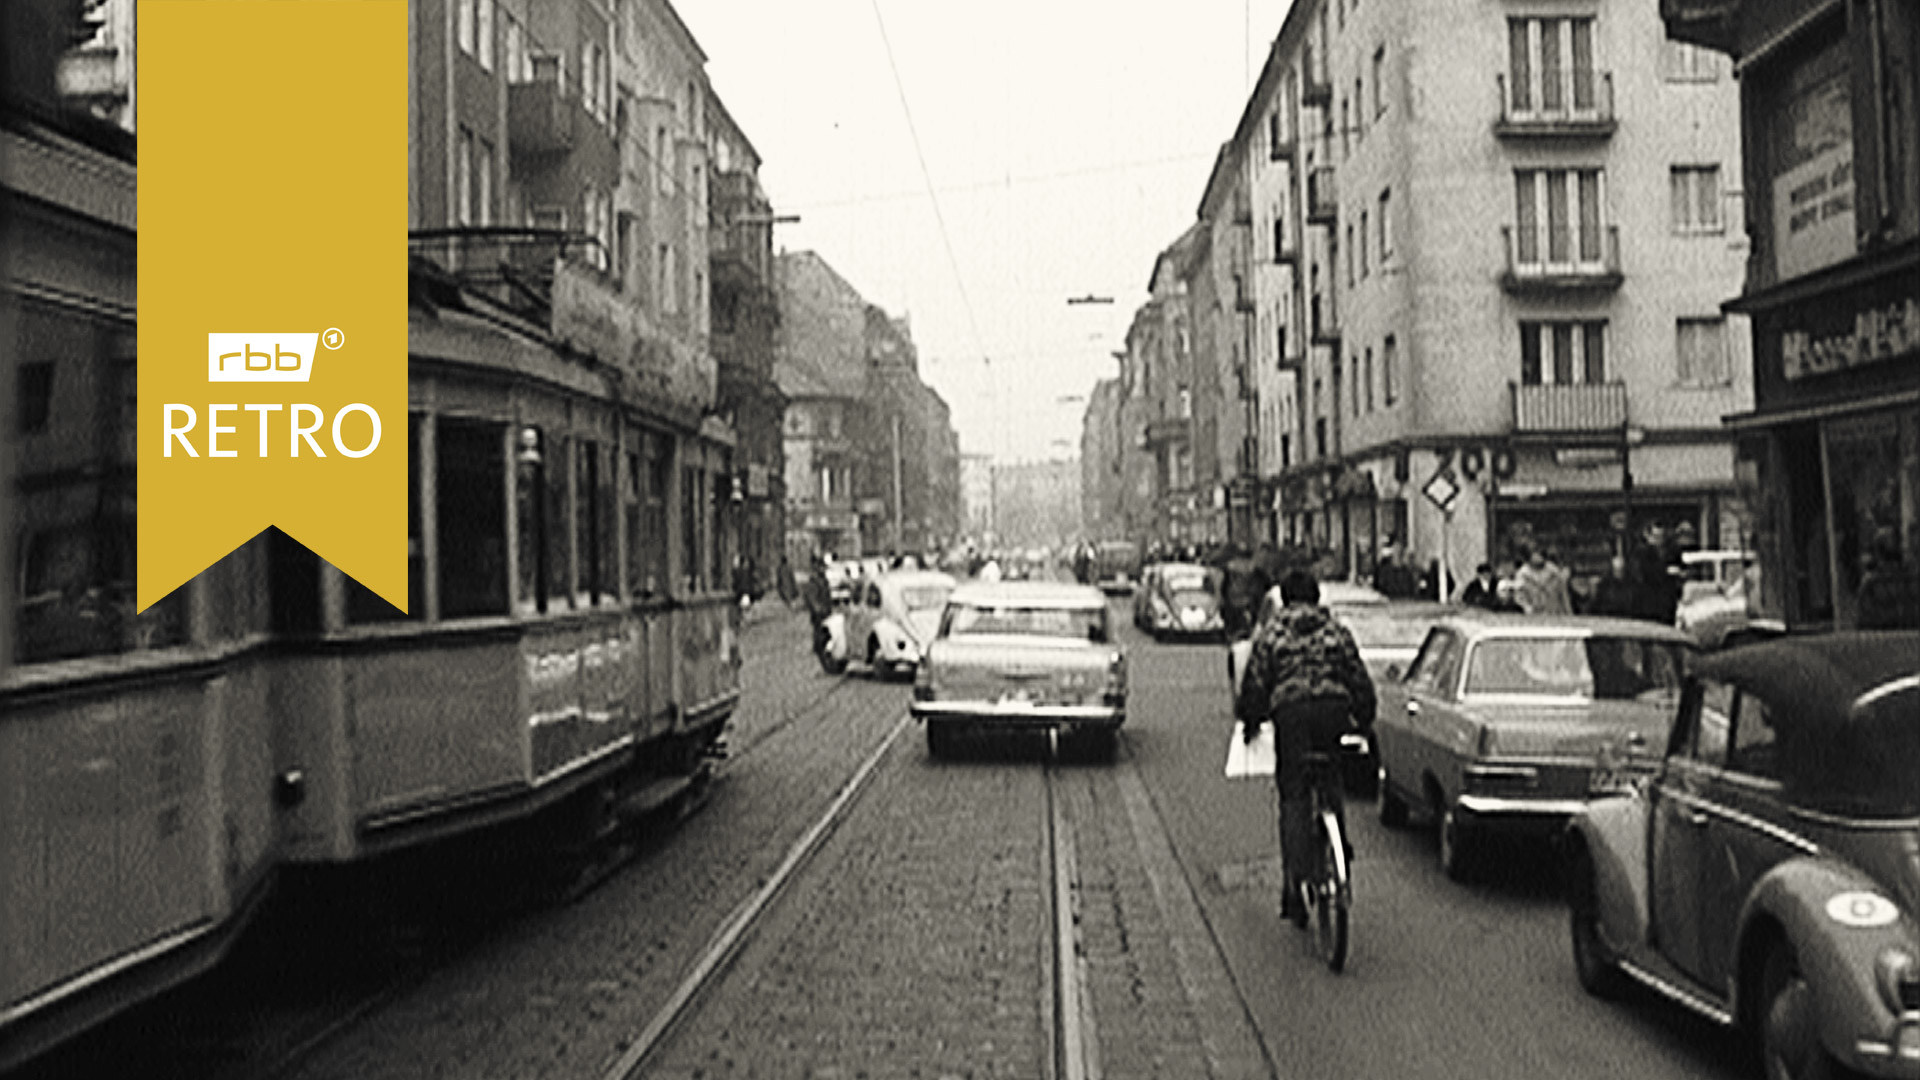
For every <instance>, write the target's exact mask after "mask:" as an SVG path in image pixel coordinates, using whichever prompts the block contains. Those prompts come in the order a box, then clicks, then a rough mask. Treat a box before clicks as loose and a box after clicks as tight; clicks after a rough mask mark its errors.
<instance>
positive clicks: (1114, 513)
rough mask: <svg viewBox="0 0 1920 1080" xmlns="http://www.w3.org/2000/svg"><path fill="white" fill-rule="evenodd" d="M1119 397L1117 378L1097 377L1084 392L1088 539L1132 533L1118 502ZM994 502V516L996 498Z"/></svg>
mask: <svg viewBox="0 0 1920 1080" xmlns="http://www.w3.org/2000/svg"><path fill="white" fill-rule="evenodd" d="M1122 396H1123V391H1122V388H1121V382H1120V380H1119V379H1117V378H1115V379H1102V380H1100V381H1099V382H1098V383H1095V384H1094V387H1093V392H1092V393H1091V394H1088V395H1087V411H1086V413H1085V414H1084V415H1083V416H1082V417H1081V420H1080V530H1081V534H1082V535H1083V536H1084V537H1085V538H1087V539H1089V540H1125V539H1128V538H1129V537H1130V536H1131V535H1132V534H1131V533H1129V532H1128V531H1127V530H1128V522H1127V519H1126V516H1125V514H1124V512H1123V509H1122V505H1121V502H1122V489H1123V487H1124V485H1123V483H1122V480H1121V478H1122V476H1123V473H1124V462H1123V461H1122V460H1121V452H1120V402H1121V398H1122ZM994 505H995V507H996V515H997V512H998V501H997V499H996V500H995V504H994ZM996 520H997V518H996Z"/></svg>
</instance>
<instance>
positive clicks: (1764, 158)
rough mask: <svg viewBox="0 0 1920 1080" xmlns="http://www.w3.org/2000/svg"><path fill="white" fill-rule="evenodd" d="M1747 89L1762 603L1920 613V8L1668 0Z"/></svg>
mask: <svg viewBox="0 0 1920 1080" xmlns="http://www.w3.org/2000/svg"><path fill="white" fill-rule="evenodd" d="M1660 12H1661V14H1662V15H1663V16H1664V18H1665V20H1666V24H1667V28H1668V31H1669V32H1670V33H1671V34H1672V35H1673V36H1674V37H1675V38H1679V39H1682V40H1685V41H1687V42H1690V43H1693V44H1694V45H1697V46H1700V47H1701V48H1702V49H1711V50H1714V52H1715V53H1717V54H1724V55H1720V56H1716V57H1715V61H1714V62H1715V63H1717V64H1720V63H1725V62H1726V61H1727V59H1731V61H1732V62H1733V64H1734V67H1735V70H1737V71H1738V72H1739V73H1740V87H1741V93H1742V96H1743V100H1742V106H1743V109H1742V118H1743V121H1744V132H1743V134H1744V139H1745V153H1744V158H1745V168H1746V172H1745V175H1746V183H1745V189H1746V192H1747V219H1748V222H1749V227H1750V229H1751V232H1752V236H1753V247H1752V250H1751V252H1750V255H1749V258H1748V260H1747V266H1746V284H1745V288H1744V290H1742V291H1741V293H1740V295H1739V296H1738V297H1737V298H1735V299H1734V300H1732V301H1731V302H1730V303H1729V304H1728V305H1727V308H1728V310H1729V311H1732V312H1737V313H1742V314H1744V315H1746V316H1748V317H1750V318H1751V319H1752V320H1753V329H1754V349H1753V357H1752V378H1753V386H1754V402H1753V409H1752V411H1751V412H1746V413H1743V414H1741V415H1738V416H1735V417H1733V418H1732V419H1731V420H1730V426H1731V427H1732V428H1733V429H1734V431H1735V432H1737V434H1738V439H1739V442H1738V456H1737V459H1736V469H1737V474H1738V476H1739V478H1740V481H1741V487H1742V489H1743V490H1744V491H1745V492H1747V494H1748V499H1749V501H1750V503H1751V504H1752V506H1753V522H1754V528H1753V533H1752V543H1753V547H1754V549H1755V550H1756V551H1757V553H1758V555H1759V557H1760V559H1759V562H1760V566H1759V569H1760V574H1759V588H1758V589H1757V590H1750V596H1749V601H1748V603H1749V607H1750V608H1753V609H1756V610H1757V612H1758V613H1759V614H1763V615H1772V616H1775V617H1777V618H1780V619H1783V620H1784V621H1785V622H1786V623H1787V624H1788V625H1789V626H1790V627H1794V628H1804V629H1819V628H1840V629H1847V628H1854V627H1894V626H1904V627H1914V626H1920V582H1917V581H1916V572H1917V569H1920V113H1917V112H1916V101H1917V100H1920V68H1916V61H1917V60H1920V8H1916V6H1915V5H1914V4H1913V3H1912V2H1911V0H1846V2H1837V3H1836V2H1815V0H1769V2H1759V0H1734V2H1732V3H1726V2H1721V3H1712V4H1708V3H1702V2H1699V0H1664V2H1663V3H1661V4H1660Z"/></svg>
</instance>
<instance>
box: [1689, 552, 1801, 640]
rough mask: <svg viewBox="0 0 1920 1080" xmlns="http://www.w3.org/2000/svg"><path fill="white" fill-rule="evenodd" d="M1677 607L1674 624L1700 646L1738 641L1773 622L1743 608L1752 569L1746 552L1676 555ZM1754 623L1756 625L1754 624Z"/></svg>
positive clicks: (1745, 605) (1752, 562) (1751, 558)
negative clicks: (1677, 572) (1678, 600)
mask: <svg viewBox="0 0 1920 1080" xmlns="http://www.w3.org/2000/svg"><path fill="white" fill-rule="evenodd" d="M1680 566H1681V585H1680V606H1679V609H1678V611H1677V613H1676V615H1675V619H1674V623H1675V625H1677V626H1679V627H1680V629H1682V630H1685V631H1686V632H1687V633H1689V634H1691V635H1692V636H1693V639H1694V640H1695V641H1697V642H1699V643H1700V647H1701V648H1703V649H1718V648H1720V647H1721V646H1723V645H1729V644H1739V643H1742V641H1743V640H1744V639H1747V638H1751V637H1753V636H1754V631H1755V630H1756V628H1757V629H1759V630H1760V631H1762V632H1763V633H1764V632H1766V631H1768V630H1770V629H1772V628H1773V626H1775V625H1776V624H1772V623H1768V622H1767V621H1765V620H1755V619H1753V618H1752V617H1751V616H1750V615H1749V614H1748V610H1747V593H1748V588H1749V578H1750V576H1751V575H1752V574H1753V573H1755V572H1756V570H1755V563H1754V556H1753V553H1752V552H1750V551H1688V552H1684V553H1682V554H1681V556H1680ZM1756 623H1758V624H1760V625H1759V626H1758V627H1756Z"/></svg>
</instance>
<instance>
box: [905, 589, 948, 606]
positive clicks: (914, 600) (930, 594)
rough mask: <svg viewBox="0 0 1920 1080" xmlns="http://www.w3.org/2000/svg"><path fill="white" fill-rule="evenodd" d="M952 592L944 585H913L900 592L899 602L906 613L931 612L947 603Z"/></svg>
mask: <svg viewBox="0 0 1920 1080" xmlns="http://www.w3.org/2000/svg"><path fill="white" fill-rule="evenodd" d="M952 592H953V590H952V589H950V588H948V587H946V586H945V585H915V586H913V587H912V588H907V589H901V590H900V602H901V603H902V604H905V605H906V608H907V610H908V611H931V610H933V609H934V608H937V607H939V606H941V605H942V604H945V603H946V602H947V596H948V594H950V593H952Z"/></svg>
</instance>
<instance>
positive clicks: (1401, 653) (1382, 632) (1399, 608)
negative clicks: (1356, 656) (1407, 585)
mask: <svg viewBox="0 0 1920 1080" xmlns="http://www.w3.org/2000/svg"><path fill="white" fill-rule="evenodd" d="M1463 610H1464V609H1463V608H1461V607H1460V606H1459V605H1458V604H1443V603H1439V602H1438V601H1434V600H1394V601H1391V602H1389V603H1385V604H1358V605H1350V606H1346V607H1341V608H1337V609H1334V612H1333V615H1334V618H1336V619H1339V620H1340V625H1342V626H1344V627H1346V628H1347V632H1348V633H1350V634H1352V635H1353V643H1354V644H1355V645H1356V646H1358V647H1359V649H1360V659H1361V660H1363V661H1365V663H1366V665H1367V674H1369V675H1371V676H1373V681H1374V683H1375V684H1376V685H1378V684H1379V683H1382V682H1388V681H1392V680H1395V679H1398V678H1399V677H1400V676H1401V674H1403V673H1404V672H1405V671H1406V670H1407V669H1408V668H1409V667H1411V666H1412V665H1413V658H1414V657H1415V656H1416V655H1418V654H1419V652H1420V645H1421V643H1422V642H1424V641H1426V640H1427V631H1429V630H1431V629H1432V628H1433V624H1434V623H1436V622H1438V621H1440V620H1441V619H1443V618H1446V617H1447V616H1449V615H1453V614H1456V613H1460V612H1462V611H1463Z"/></svg>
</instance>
